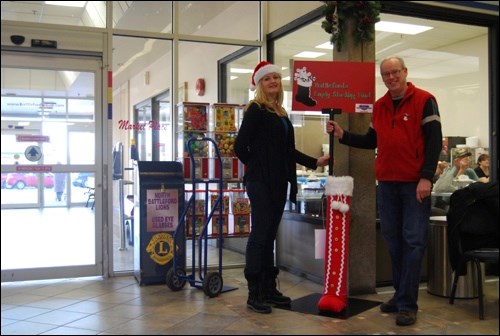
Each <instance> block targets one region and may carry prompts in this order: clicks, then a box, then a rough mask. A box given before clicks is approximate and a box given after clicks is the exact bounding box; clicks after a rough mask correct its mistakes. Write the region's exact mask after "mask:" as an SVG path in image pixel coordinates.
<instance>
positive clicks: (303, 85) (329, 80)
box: [292, 61, 375, 113]
mask: <svg viewBox="0 0 500 336" xmlns="http://www.w3.org/2000/svg"><path fill="white" fill-rule="evenodd" d="M293 74H294V75H293V88H292V110H293V111H318V112H320V113H321V110H322V109H327V108H329V109H332V108H333V109H341V111H342V112H346V113H353V112H357V113H371V112H373V103H374V102H375V63H373V62H321V61H294V62H293Z"/></svg>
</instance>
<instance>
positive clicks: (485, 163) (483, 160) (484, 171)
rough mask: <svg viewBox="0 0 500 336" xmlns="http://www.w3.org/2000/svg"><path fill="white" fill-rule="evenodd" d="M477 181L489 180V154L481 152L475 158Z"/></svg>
mask: <svg viewBox="0 0 500 336" xmlns="http://www.w3.org/2000/svg"><path fill="white" fill-rule="evenodd" d="M474 171H475V172H476V174H477V176H478V177H479V181H481V182H489V181H490V156H489V155H488V154H481V155H479V157H478V158H477V167H476V168H474Z"/></svg>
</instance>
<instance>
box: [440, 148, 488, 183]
mask: <svg viewBox="0 0 500 336" xmlns="http://www.w3.org/2000/svg"><path fill="white" fill-rule="evenodd" d="M471 155H472V153H471V152H469V151H468V150H467V148H458V149H457V150H456V151H455V158H454V159H453V165H452V166H450V167H448V168H446V169H445V170H444V172H443V173H442V174H441V176H440V177H439V178H438V180H437V181H436V183H435V184H434V187H433V189H432V191H434V192H453V191H455V190H457V189H458V187H457V186H456V185H454V184H453V181H454V180H461V179H462V178H461V177H460V176H461V175H466V176H467V177H468V179H470V180H473V181H479V177H478V176H477V174H476V172H475V171H474V169H472V168H470V167H469V166H470V158H469V157H470V156H471ZM466 179H467V178H466Z"/></svg>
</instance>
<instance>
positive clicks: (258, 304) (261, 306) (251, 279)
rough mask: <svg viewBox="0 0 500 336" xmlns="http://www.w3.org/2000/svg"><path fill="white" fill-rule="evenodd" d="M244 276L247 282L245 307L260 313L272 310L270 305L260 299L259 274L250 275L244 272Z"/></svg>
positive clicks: (260, 285)
mask: <svg viewBox="0 0 500 336" xmlns="http://www.w3.org/2000/svg"><path fill="white" fill-rule="evenodd" d="M245 278H246V279H247V283H248V300H247V307H248V308H250V309H252V310H253V311H254V312H257V313H261V314H269V313H270V312H272V308H271V306H270V305H268V304H267V303H265V302H264V301H263V300H262V290H263V289H262V287H263V286H262V285H263V283H262V281H261V277H260V276H259V275H255V276H252V275H248V274H245Z"/></svg>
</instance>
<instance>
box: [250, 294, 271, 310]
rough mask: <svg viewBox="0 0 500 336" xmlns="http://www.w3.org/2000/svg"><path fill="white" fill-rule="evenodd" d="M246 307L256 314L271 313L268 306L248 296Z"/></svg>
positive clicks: (256, 298) (254, 297)
mask: <svg viewBox="0 0 500 336" xmlns="http://www.w3.org/2000/svg"><path fill="white" fill-rule="evenodd" d="M247 307H248V308H250V309H252V310H253V311H254V312H256V313H261V314H269V313H271V312H272V311H273V309H272V308H271V306H270V305H268V304H267V303H265V302H263V301H262V300H260V299H259V298H258V297H256V296H252V295H248V300H247Z"/></svg>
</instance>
